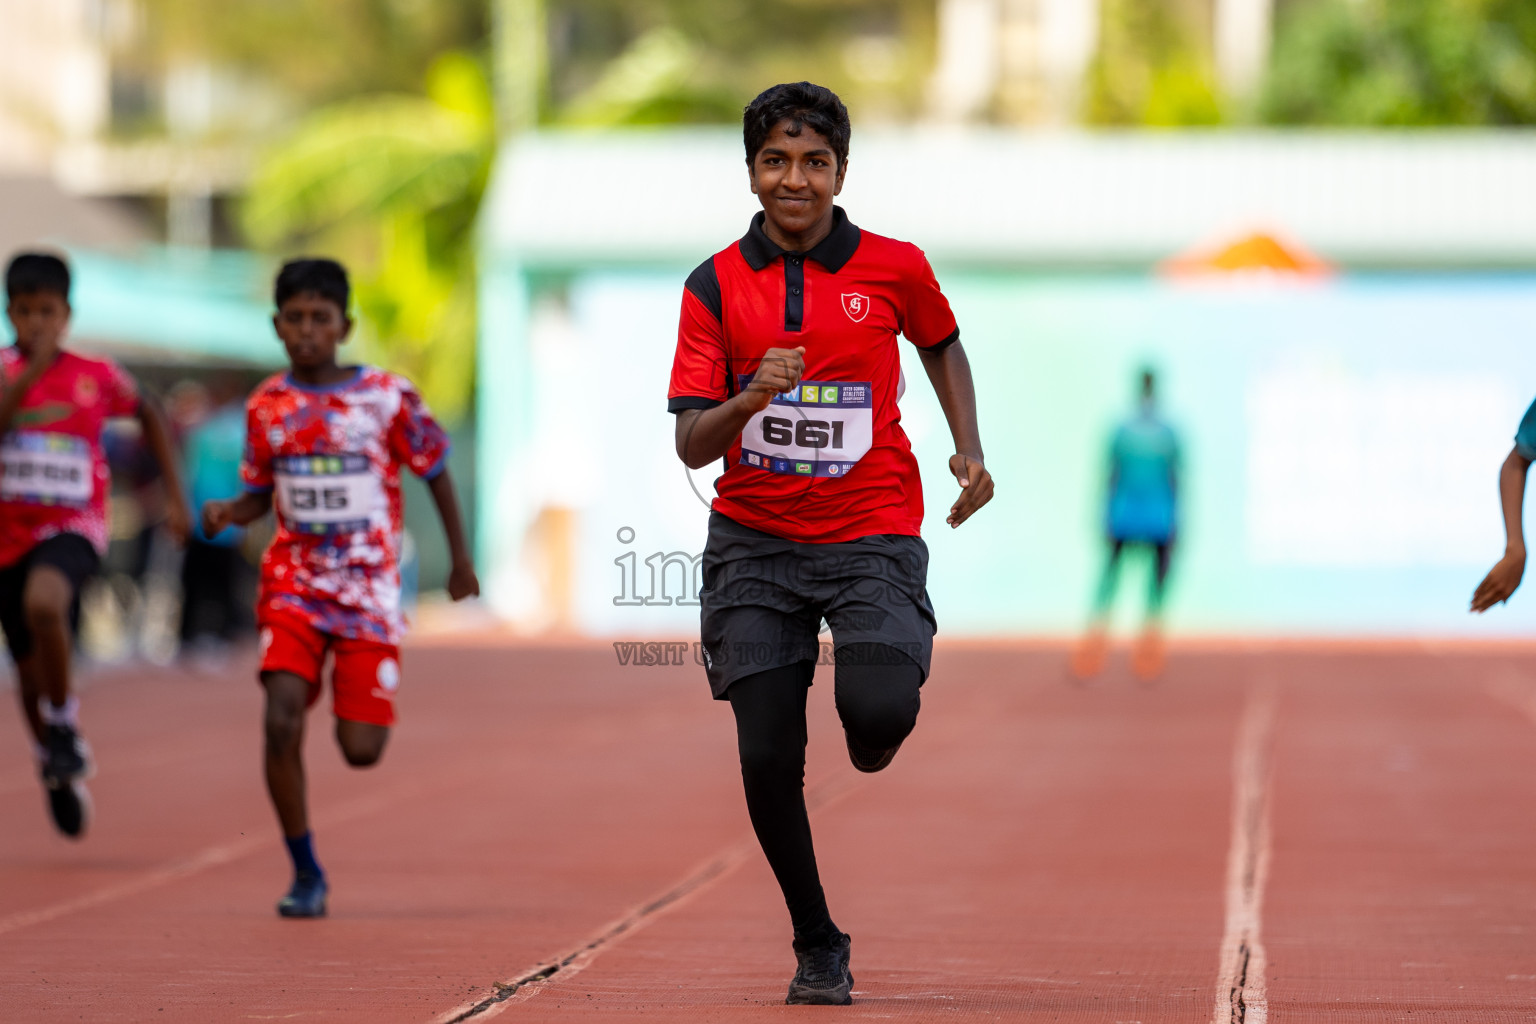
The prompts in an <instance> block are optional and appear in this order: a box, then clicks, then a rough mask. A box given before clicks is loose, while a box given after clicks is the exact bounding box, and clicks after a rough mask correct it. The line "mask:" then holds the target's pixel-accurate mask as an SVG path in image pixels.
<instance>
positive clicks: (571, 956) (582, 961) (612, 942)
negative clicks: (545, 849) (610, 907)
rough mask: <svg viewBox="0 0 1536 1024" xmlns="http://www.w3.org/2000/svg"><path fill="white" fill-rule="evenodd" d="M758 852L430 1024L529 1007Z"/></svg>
mask: <svg viewBox="0 0 1536 1024" xmlns="http://www.w3.org/2000/svg"><path fill="white" fill-rule="evenodd" d="M866 778H867V777H866V776H863V775H860V774H858V773H856V772H854V771H852V770H843V771H841V772H838V773H837V774H835V775H833V776H831V777H830V778H827V779H825V780H823V781H822V782H820V783H818V784H817V785H815V786H812V787H809V788H808V789H807V790H806V794H805V803H806V809H807V810H808V811H811V812H815V811H819V810H822V809H823V808H825V807H829V806H831V805H832V804H835V803H837V802H839V801H841V800H843V799H844V798H846V797H847V796H849V795H850V794H852V793H854V792H855V791H857V790H858V789H859V788H860V787H861V786H862V784H863V783H864V782H865V780H866ZM757 848H758V847H757V839H756V837H754V836H752V835H751V834H748V835H747V836H745V837H743V838H742V839H739V840H737V841H736V842H734V843H732V844H731V845H729V846H727V847H725V848H724V849H722V850H721V851H720V852H719V853H717V854H716V855H715V856H714V857H711V858H710V859H709V860H707V861H705V862H704V863H703V864H701V865H699V866H698V867H696V868H694V870H692V871H690V872H689V873H688V874H686V875H684V876H683V877H682V879H680V880H679V881H678V882H676V883H674V884H673V885H670V886H668V887H667V888H666V889H663V890H662V891H661V892H660V893H658V894H657V895H655V896H653V897H652V898H651V899H648V900H646V901H645V902H644V903H641V904H640V905H639V906H637V907H635V908H634V909H632V910H630V911H629V912H628V913H627V914H625V915H624V916H623V917H620V918H618V919H616V920H614V921H610V922H609V923H608V924H606V925H604V926H603V927H601V928H599V929H597V930H596V931H595V932H593V933H592V934H591V935H589V936H588V937H587V938H586V939H585V940H583V941H582V942H581V943H580V944H578V945H577V946H576V947H575V948H574V949H571V950H569V951H568V952H566V953H564V954H563V955H560V956H555V957H551V958H549V959H548V960H544V961H542V962H540V963H538V964H536V965H535V966H533V967H531V968H529V969H528V970H526V971H524V972H522V973H521V974H519V975H517V976H516V977H515V978H514V979H513V980H511V981H505V982H503V981H498V982H495V983H493V985H492V987H491V993H490V994H489V995H487V996H484V997H482V998H480V999H477V1000H473V1001H471V1002H465V1003H460V1004H459V1005H458V1006H455V1007H454V1008H453V1009H451V1010H447V1011H445V1012H444V1013H440V1014H438V1015H437V1016H436V1017H433V1018H432V1020H431V1021H430V1024H461V1022H463V1021H468V1020H471V1019H473V1020H474V1021H476V1022H477V1024H478V1022H480V1021H485V1020H490V1019H491V1018H492V1017H496V1016H498V1015H499V1014H501V1013H503V1012H505V1011H506V1010H507V1009H508V1008H509V1007H511V1006H512V1005H513V1004H515V1003H524V1002H527V1001H528V1000H530V999H532V998H533V997H534V996H536V995H538V994H539V993H540V992H542V991H544V990H545V989H547V988H549V987H550V986H551V985H556V984H559V983H560V982H562V981H568V980H569V979H570V978H572V977H574V976H575V975H577V974H580V973H581V972H582V971H584V970H586V968H587V967H589V966H590V965H591V964H592V962H593V961H595V960H596V959H597V958H598V957H599V956H601V955H602V953H603V952H604V951H605V950H607V949H610V948H611V947H613V946H616V945H618V944H619V943H620V942H622V941H624V940H625V939H627V938H629V937H630V936H631V935H633V934H635V933H636V932H638V931H640V930H641V929H642V928H644V927H645V926H646V925H648V924H650V923H651V922H652V921H655V920H657V919H658V918H660V917H663V916H665V915H666V914H667V913H669V912H670V911H672V910H675V909H676V908H678V907H680V906H682V905H683V904H684V903H687V902H688V901H689V900H690V899H692V898H693V897H695V896H697V895H699V894H700V893H702V892H704V891H705V890H706V889H709V888H710V887H711V886H713V885H714V884H715V883H716V882H719V881H721V880H722V879H724V878H726V877H728V876H729V875H731V874H732V873H733V872H735V870H736V869H737V868H739V867H741V865H742V864H743V863H745V862H746V861H747V860H748V859H750V858H751V856H752V854H753V853H755V852H756V851H757Z"/></svg>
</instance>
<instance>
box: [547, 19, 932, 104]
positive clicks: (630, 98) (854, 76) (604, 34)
mask: <svg viewBox="0 0 1536 1024" xmlns="http://www.w3.org/2000/svg"><path fill="white" fill-rule="evenodd" d="M933 18H934V3H933V0H775V2H774V3H771V4H770V3H761V2H758V0H551V2H550V3H549V5H548V24H549V41H550V84H549V89H550V92H549V103H548V106H547V119H548V120H551V121H554V122H557V123H571V124H584V125H598V124H605V125H622V124H655V123H706V124H730V123H734V122H736V121H738V120H739V119H740V117H741V109H742V107H743V106H744V105H745V104H746V103H747V102H748V101H749V100H751V98H752V97H753V96H755V95H757V93H758V92H760V91H761V90H762V89H764V88H766V87H767V86H769V85H772V84H774V83H775V82H786V81H800V80H802V79H811V80H813V81H816V82H819V83H821V84H823V85H826V86H828V87H829V88H832V89H834V90H836V91H837V92H838V93H839V95H841V96H842V97H843V98H844V99H845V100H846V101H847V102H848V104H849V106H850V107H852V108H853V109H854V112H855V115H856V116H857V115H860V114H869V115H874V116H880V115H885V114H888V115H891V116H901V115H910V114H913V113H916V112H917V111H918V109H919V108H920V106H921V103H922V97H923V86H924V84H925V81H926V76H927V73H928V69H929V67H930V65H931V63H932V58H933V47H932V36H933Z"/></svg>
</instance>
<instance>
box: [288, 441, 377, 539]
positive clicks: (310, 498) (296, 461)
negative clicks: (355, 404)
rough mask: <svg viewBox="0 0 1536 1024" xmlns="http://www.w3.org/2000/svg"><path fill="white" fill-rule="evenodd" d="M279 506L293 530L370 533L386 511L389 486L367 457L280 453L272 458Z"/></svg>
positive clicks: (302, 531) (303, 531)
mask: <svg viewBox="0 0 1536 1024" xmlns="http://www.w3.org/2000/svg"><path fill="white" fill-rule="evenodd" d="M272 477H273V483H274V484H275V485H276V486H275V489H276V491H277V507H278V511H279V512H281V513H282V516H283V520H284V522H285V524H286V525H287V526H288V528H289V529H290V530H293V531H295V532H297V533H313V534H331V533H351V532H353V531H356V530H366V529H367V528H368V526H369V524H370V522H371V521H372V518H373V515H374V513H376V512H381V511H383V510H384V508H385V500H384V487H383V485H382V484H381V483H380V481H379V477H378V474H377V473H375V472H374V470H373V464H372V463H370V462H369V461H368V456H366V455H279V456H276V457H274V458H273V460H272Z"/></svg>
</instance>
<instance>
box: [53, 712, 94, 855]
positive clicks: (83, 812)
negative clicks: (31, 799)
mask: <svg viewBox="0 0 1536 1024" xmlns="http://www.w3.org/2000/svg"><path fill="white" fill-rule="evenodd" d="M45 743H46V746H47V748H48V759H47V760H46V761H44V762H43V765H42V776H43V789H44V790H45V791H46V792H47V794H48V810H49V813H51V814H52V815H53V823H54V825H56V826H57V827H58V830H59V831H60V832H62V833H64V834H65V835H66V836H68V837H69V838H71V839H79V838H80V837H81V836H82V835H84V834H85V830H86V828H87V827H88V826H89V825H90V823H91V794H90V793H89V792H88V791H87V790H86V788H85V780H86V779H88V778H90V777H91V775H92V773H93V772H94V771H95V765H94V764H92V763H91V748H90V746H89V745H88V744H87V743H86V742H85V740H83V739H81V738H80V734H79V733H77V732H75V730H74V729H72V728H71V727H69V726H67V725H50V726H49V727H48V735H47V738H46V740H45Z"/></svg>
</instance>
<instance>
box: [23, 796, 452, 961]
mask: <svg viewBox="0 0 1536 1024" xmlns="http://www.w3.org/2000/svg"><path fill="white" fill-rule="evenodd" d="M427 788H428V787H426V786H422V785H414V784H408V785H405V786H401V787H399V788H397V789H391V790H389V791H388V792H387V793H385V794H375V795H373V796H369V797H361V798H359V799H357V800H352V801H349V802H347V803H344V804H342V805H340V806H339V807H337V808H336V809H335V810H334V811H329V812H322V813H323V814H324V817H325V819H326V824H327V827H330V826H334V825H345V824H348V823H350V822H353V821H356V820H358V819H359V818H366V817H368V816H369V815H370V814H376V813H378V812H379V811H384V810H388V809H389V808H391V807H393V806H395V804H396V803H397V802H398V801H400V800H404V799H408V798H410V797H413V796H417V795H419V794H421V793H422V792H424V791H425V790H426V789H427ZM271 846H272V837H271V836H270V835H261V836H249V837H247V838H245V839H237V840H235V841H234V842H230V843H220V844H218V845H216V846H210V847H207V848H206V849H203V850H200V851H198V852H197V853H195V854H193V855H192V856H191V857H188V858H186V859H184V860H179V861H175V862H173V863H170V864H166V865H164V866H162V867H158V868H151V869H150V870H148V871H146V872H143V873H141V874H139V875H138V876H137V877H133V878H127V879H124V880H123V881H121V882H117V883H116V884H113V885H108V886H105V887H103V888H101V889H97V890H95V891H94V892H88V893H85V894H84V895H81V896H75V897H73V898H71V899H67V900H62V901H60V902H58V903H53V904H49V905H48V906H45V907H38V908H37V909H35V910H22V911H18V912H17V913H14V914H8V915H6V916H5V917H0V935H7V934H9V933H11V932H14V931H19V930H21V929H23V928H30V927H32V926H33V925H38V924H46V923H47V922H49V921H53V920H57V919H58V918H61V917H64V916H66V915H68V914H74V913H78V912H79V911H82V910H90V909H91V908H92V907H99V906H102V905H103V904H106V903H112V902H114V901H116V900H121V899H126V898H127V897H129V896H137V895H138V894H139V893H142V892H148V891H149V890H151V889H158V888H159V887H160V886H162V885H167V884H169V883H171V882H175V881H178V880H180V879H183V878H189V877H191V876H192V875H196V874H201V873H202V872H204V871H207V870H208V869H209V868H216V867H220V866H222V865H225V864H230V863H232V862H234V861H237V860H240V859H241V858H243V857H248V856H250V855H251V854H253V853H255V852H256V851H257V850H261V849H267V848H270V847H271Z"/></svg>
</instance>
